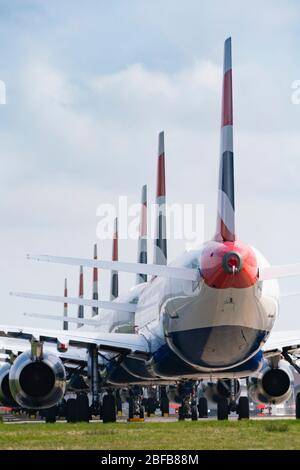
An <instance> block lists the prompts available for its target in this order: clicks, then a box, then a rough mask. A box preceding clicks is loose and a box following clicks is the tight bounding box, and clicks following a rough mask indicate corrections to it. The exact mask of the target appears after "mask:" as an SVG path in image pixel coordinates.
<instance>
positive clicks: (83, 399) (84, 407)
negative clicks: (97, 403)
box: [77, 393, 90, 423]
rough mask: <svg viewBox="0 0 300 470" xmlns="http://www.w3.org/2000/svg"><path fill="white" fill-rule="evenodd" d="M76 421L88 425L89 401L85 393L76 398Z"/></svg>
mask: <svg viewBox="0 0 300 470" xmlns="http://www.w3.org/2000/svg"><path fill="white" fill-rule="evenodd" d="M77 410H78V421H79V422H85V423H88V422H89V420H90V406H89V399H88V396H87V394H86V393H80V394H79V395H78V397H77Z"/></svg>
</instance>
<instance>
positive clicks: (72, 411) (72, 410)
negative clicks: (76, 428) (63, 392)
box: [66, 398, 78, 423]
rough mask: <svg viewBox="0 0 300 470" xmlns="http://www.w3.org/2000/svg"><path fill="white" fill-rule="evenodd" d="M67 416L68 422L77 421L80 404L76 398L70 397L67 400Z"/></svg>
mask: <svg viewBox="0 0 300 470" xmlns="http://www.w3.org/2000/svg"><path fill="white" fill-rule="evenodd" d="M66 418H67V422H68V423H77V421H78V406H77V400H76V398H69V400H68V401H67V412H66Z"/></svg>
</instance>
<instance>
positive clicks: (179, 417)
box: [178, 405, 185, 421]
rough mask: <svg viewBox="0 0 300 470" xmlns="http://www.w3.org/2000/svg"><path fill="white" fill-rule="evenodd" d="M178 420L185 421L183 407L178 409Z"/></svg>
mask: <svg viewBox="0 0 300 470" xmlns="http://www.w3.org/2000/svg"><path fill="white" fill-rule="evenodd" d="M178 420H179V421H184V420H185V407H184V406H182V405H181V406H180V407H179V408H178Z"/></svg>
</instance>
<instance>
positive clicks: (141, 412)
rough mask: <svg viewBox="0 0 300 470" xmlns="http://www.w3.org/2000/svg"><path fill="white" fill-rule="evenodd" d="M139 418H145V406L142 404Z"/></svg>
mask: <svg viewBox="0 0 300 470" xmlns="http://www.w3.org/2000/svg"><path fill="white" fill-rule="evenodd" d="M140 418H142V419H144V418H145V408H144V406H143V405H141V406H140Z"/></svg>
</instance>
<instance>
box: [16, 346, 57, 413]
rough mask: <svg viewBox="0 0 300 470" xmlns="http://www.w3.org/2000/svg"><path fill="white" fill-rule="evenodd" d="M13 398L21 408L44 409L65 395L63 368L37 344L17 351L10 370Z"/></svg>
mask: <svg viewBox="0 0 300 470" xmlns="http://www.w3.org/2000/svg"><path fill="white" fill-rule="evenodd" d="M9 387H10V390H11V394H12V396H13V398H14V400H15V401H16V402H17V403H18V404H19V405H20V406H22V407H24V408H33V409H43V408H51V407H52V406H54V405H56V404H57V403H58V402H59V401H60V400H61V399H62V398H63V396H64V394H65V389H66V371H65V368H64V365H63V363H62V362H61V360H60V359H59V358H58V357H57V356H56V355H55V354H52V353H49V352H44V353H43V350H42V346H41V345H40V343H38V345H37V346H36V347H35V348H32V349H31V351H25V352H23V353H22V354H20V355H19V356H18V357H17V359H16V360H15V362H14V363H13V365H12V367H11V369H10V372H9Z"/></svg>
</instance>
